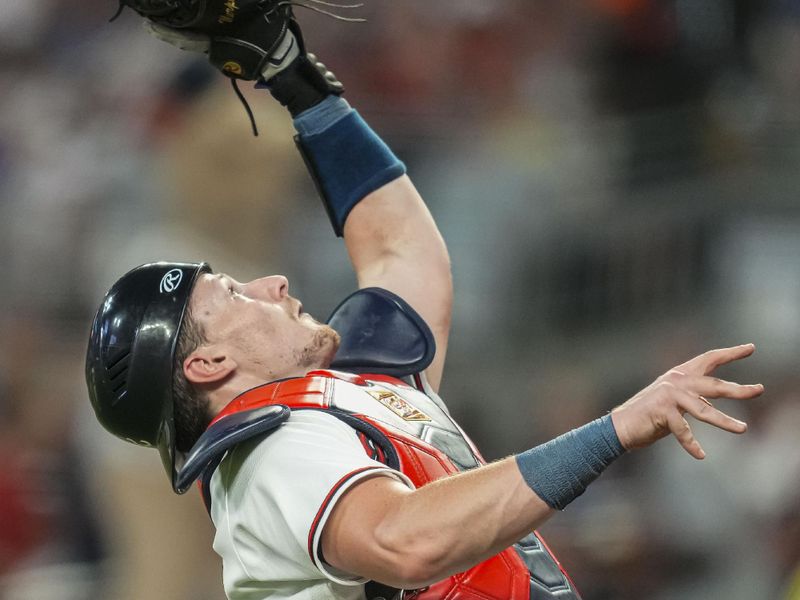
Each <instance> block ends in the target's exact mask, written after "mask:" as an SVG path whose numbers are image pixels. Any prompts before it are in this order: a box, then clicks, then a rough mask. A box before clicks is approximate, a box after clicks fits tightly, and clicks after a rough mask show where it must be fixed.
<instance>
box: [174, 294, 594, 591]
mask: <svg viewBox="0 0 800 600" xmlns="http://www.w3.org/2000/svg"><path fill="white" fill-rule="evenodd" d="M381 292H383V290H381ZM409 310H410V308H409ZM395 325H396V324H395ZM397 374H398V375H401V374H402V373H399V372H398V373H397ZM299 410H321V411H325V412H326V413H328V414H331V415H333V416H335V417H337V418H339V419H340V420H342V421H343V422H345V423H346V424H348V425H349V426H350V427H352V428H353V430H354V434H355V435H357V436H358V438H359V439H360V441H361V443H362V445H363V446H364V450H365V452H366V453H367V454H368V455H369V456H370V457H371V458H372V459H374V460H377V461H379V462H382V463H384V464H386V465H387V466H389V467H390V468H392V469H396V470H398V471H400V472H402V473H403V474H404V475H406V476H407V477H408V478H409V479H410V480H411V481H412V482H413V483H414V485H415V486H416V487H417V488H419V487H422V486H424V485H427V484H428V483H431V482H432V481H435V480H437V479H440V478H442V477H447V476H448V475H452V474H454V473H458V472H460V471H465V470H468V469H472V468H475V467H478V466H480V465H482V464H484V462H485V461H484V460H483V458H482V457H481V455H480V453H479V452H478V450H477V448H476V447H475V445H474V444H473V443H472V441H471V440H470V439H469V438H468V437H467V435H466V434H465V433H464V432H463V431H462V430H461V428H460V427H459V426H458V424H457V423H456V422H455V421H454V420H453V419H452V418H451V417H450V415H449V413H448V411H447V409H446V407H445V405H444V404H443V403H442V401H441V400H440V399H439V398H438V396H437V395H436V394H435V393H434V392H433V391H432V390H431V389H430V388H429V387H428V386H427V384H426V383H425V380H424V378H423V377H422V376H420V375H418V374H415V375H412V376H410V377H409V378H408V381H404V380H402V379H399V378H397V377H394V376H392V375H386V374H385V373H381V374H372V373H363V372H362V374H354V373H346V372H342V371H334V370H320V371H312V372H310V373H308V374H307V375H306V376H305V377H299V378H293V379H287V380H283V381H276V382H272V383H268V384H266V385H263V386H260V387H257V388H254V389H252V390H250V391H248V392H245V393H244V394H242V395H240V396H239V397H237V398H236V399H235V400H234V401H233V402H231V403H230V404H229V405H228V406H227V407H226V408H225V409H224V410H223V411H222V412H221V413H220V414H219V415H218V416H217V417H216V419H215V420H214V421H213V422H212V424H211V425H210V427H209V429H208V430H207V431H206V433H205V434H204V435H203V436H202V437H201V438H200V440H199V441H198V443H197V444H196V445H195V447H194V448H193V449H192V452H191V453H190V456H189V457H188V458H187V461H186V464H185V466H184V468H183V470H182V476H183V479H184V480H185V483H188V484H190V483H191V481H194V479H195V478H197V477H198V476H200V477H201V481H200V484H201V489H202V490H203V497H204V500H205V502H206V505H207V507H208V508H209V509H210V504H209V503H210V493H209V486H210V481H211V476H212V475H213V473H214V471H215V470H216V468H217V466H218V465H219V463H220V462H221V460H222V458H223V456H224V455H225V452H226V451H227V450H228V449H229V448H231V447H232V446H234V445H235V444H238V443H240V442H242V441H244V440H246V439H249V438H251V437H254V436H256V435H268V434H269V433H270V432H271V431H274V430H275V429H276V428H277V427H279V426H280V424H281V423H283V422H284V421H286V420H287V419H288V418H290V415H291V412H293V411H299ZM312 560H313V557H312ZM378 590H379V591H378ZM367 597H368V598H375V599H376V600H377V598H379V597H385V598H387V599H388V598H392V597H394V598H404V599H411V598H413V599H414V600H444V599H447V600H579V598H580V596H579V595H578V593H577V591H576V590H575V587H574V585H573V584H572V582H571V580H570V579H569V577H568V576H567V574H566V572H565V571H564V569H563V568H562V567H561V565H560V564H559V562H558V561H557V560H556V558H555V557H554V556H553V554H552V553H551V552H550V550H549V548H548V547H547V546H546V545H545V543H544V542H543V541H542V539H541V538H540V537H539V536H538V535H537V534H536V533H535V532H532V533H530V534H529V535H527V536H526V537H525V538H523V539H521V540H520V541H519V542H517V543H516V544H514V545H513V546H511V547H510V548H506V549H505V550H503V551H502V552H500V553H499V554H497V555H495V556H493V557H491V558H489V559H487V560H485V561H483V562H481V563H479V564H478V565H475V566H474V567H472V568H471V569H469V570H467V571H464V572H463V573H458V574H456V575H453V576H451V577H448V578H447V579H445V580H443V581H440V582H438V583H435V584H432V585H430V586H428V587H426V588H424V589H421V590H413V591H403V592H398V591H397V590H391V591H390V590H387V589H385V588H383V586H374V585H373V586H371V585H370V584H368V585H367Z"/></svg>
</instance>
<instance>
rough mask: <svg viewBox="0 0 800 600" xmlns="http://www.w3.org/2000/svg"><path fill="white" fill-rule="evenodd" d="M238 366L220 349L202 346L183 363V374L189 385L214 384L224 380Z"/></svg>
mask: <svg viewBox="0 0 800 600" xmlns="http://www.w3.org/2000/svg"><path fill="white" fill-rule="evenodd" d="M238 366H239V365H238V364H237V363H236V361H235V360H233V358H231V357H230V356H228V355H227V354H226V353H225V352H224V351H223V350H222V349H221V348H219V347H214V346H204V347H201V348H198V349H197V350H195V351H194V352H192V353H191V354H190V355H189V356H188V357H187V358H186V360H185V361H183V373H184V375H185V376H186V379H188V380H189V381H190V382H191V383H197V384H201V383H215V382H217V381H222V380H223V379H225V378H226V377H227V376H228V375H230V374H231V373H233V372H234V371H235V370H236V368H237V367H238Z"/></svg>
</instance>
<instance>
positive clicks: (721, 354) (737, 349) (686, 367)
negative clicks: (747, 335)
mask: <svg viewBox="0 0 800 600" xmlns="http://www.w3.org/2000/svg"><path fill="white" fill-rule="evenodd" d="M755 350H756V347H755V346H754V345H753V344H742V345H741V346H732V347H730V348H719V349H717V350H709V351H708V352H704V353H703V354H701V355H699V356H695V357H694V358H693V359H691V360H688V361H686V362H685V363H683V364H682V365H680V366H678V367H676V369H677V370H679V371H683V372H686V373H693V374H695V375H708V374H709V373H711V372H712V371H714V369H716V368H717V367H720V366H722V365H726V364H728V363H731V362H733V361H735V360H741V359H742V358H747V357H748V356H750V355H751V354H752V353H753V352H755Z"/></svg>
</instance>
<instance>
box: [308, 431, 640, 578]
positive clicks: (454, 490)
mask: <svg viewBox="0 0 800 600" xmlns="http://www.w3.org/2000/svg"><path fill="white" fill-rule="evenodd" d="M623 451H624V449H623V448H622V446H621V445H620V443H619V440H618V439H617V436H616V432H615V431H614V427H613V424H612V420H611V417H610V416H606V417H603V418H602V419H597V420H595V421H593V422H592V423H589V424H587V425H585V426H583V427H581V428H579V429H575V430H573V431H570V432H568V433H566V434H564V435H562V436H559V437H558V438H556V439H554V440H551V441H550V442H547V443H546V444H542V445H541V446H537V447H536V448H532V449H531V450H528V451H526V452H523V453H521V454H518V455H517V456H515V457H512V458H508V459H505V460H503V461H500V462H498V463H495V464H492V465H488V466H484V467H480V468H477V469H474V470H471V471H468V472H466V473H463V474H459V475H455V476H452V477H448V478H444V479H440V480H438V481H436V482H434V483H431V484H429V485H427V486H423V487H421V488H419V489H417V490H415V491H409V490H407V489H405V488H404V487H403V486H402V485H401V484H399V483H398V482H396V481H393V480H388V479H387V478H376V480H373V481H368V482H365V483H362V484H361V485H359V486H357V487H356V488H354V489H353V490H351V491H350V492H348V495H347V496H345V497H344V498H343V500H342V501H340V504H339V505H338V506H337V508H336V509H335V510H334V512H333V514H332V515H331V519H330V521H329V523H328V525H326V526H325V529H324V533H323V550H324V554H325V556H326V558H327V559H328V561H329V562H331V564H333V565H334V566H336V567H338V568H340V569H342V570H344V571H348V572H351V573H358V574H359V575H363V576H365V577H370V578H373V579H377V580H378V581H381V582H383V583H388V584H391V585H397V586H401V587H406V588H413V587H420V586H423V585H426V584H428V583H430V582H433V581H438V580H441V579H443V578H445V577H448V576H449V575H452V574H454V573H457V572H460V571H463V570H465V569H467V568H469V567H472V566H474V565H476V564H477V563H479V562H481V561H482V560H484V559H486V558H488V557H490V556H492V555H494V554H497V553H498V552H500V551H501V550H503V549H505V548H507V547H508V546H510V545H512V544H513V543H514V542H516V541H517V540H519V539H520V538H522V537H524V536H525V535H527V534H528V533H530V532H531V531H532V530H534V529H535V528H536V527H538V526H539V525H541V524H542V523H543V522H544V521H545V520H546V519H547V518H548V517H549V516H551V515H552V514H553V512H554V511H555V510H557V509H563V508H564V507H565V506H566V505H567V504H569V502H571V501H572V500H574V499H575V498H576V497H578V496H579V495H581V494H582V493H583V492H584V491H585V489H586V487H587V486H588V485H589V483H591V482H592V481H593V480H594V479H596V478H597V477H598V476H599V475H600V473H602V471H603V470H604V469H605V468H606V467H607V466H608V465H610V464H611V462H613V461H614V459H616V458H617V457H618V456H619V455H620V454H622V452H623Z"/></svg>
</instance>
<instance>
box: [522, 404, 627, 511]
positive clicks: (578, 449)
mask: <svg viewBox="0 0 800 600" xmlns="http://www.w3.org/2000/svg"><path fill="white" fill-rule="evenodd" d="M624 452H625V449H624V448H623V446H622V444H621V443H620V441H619V437H617V432H616V430H615V429H614V424H613V423H612V421H611V415H610V414H609V415H606V416H604V417H602V418H600V419H596V420H594V421H592V422H591V423H589V424H587V425H584V426H583V427H580V428H578V429H573V430H572V431H570V432H568V433H565V434H564V435H562V436H559V437H557V438H556V439H554V440H550V441H549V442H547V443H545V444H542V445H541V446H536V448H531V449H530V450H528V451H526V452H523V453H521V454H518V455H517V456H516V457H515V458H516V460H517V466H518V467H519V470H520V472H521V473H522V477H523V479H525V483H527V484H528V486H529V487H530V488H531V489H532V490H533V491H534V492H535V493H536V495H537V496H539V497H540V498H541V499H542V500H544V501H545V502H546V503H547V505H548V506H550V507H551V508H555V509H557V510H564V508H565V507H566V506H567V504H569V503H570V502H572V501H573V500H574V499H575V498H577V497H578V496H580V495H581V494H583V492H585V491H586V487H587V486H588V485H589V484H590V483H591V482H592V481H594V480H595V479H597V478H598V477H599V476H600V474H601V473H602V472H603V471H605V469H606V467H608V465H610V464H611V463H612V462H614V460H615V459H616V458H617V457H618V456H620V455H622V454H623V453H624Z"/></svg>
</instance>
